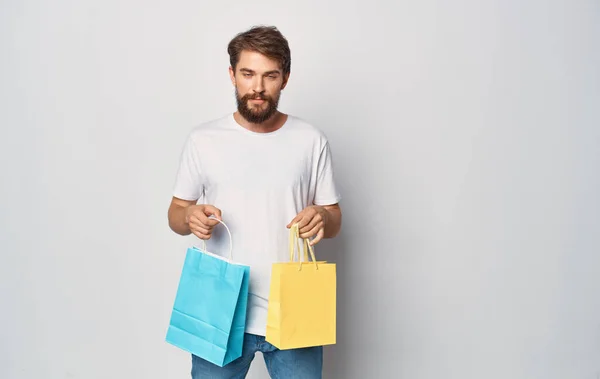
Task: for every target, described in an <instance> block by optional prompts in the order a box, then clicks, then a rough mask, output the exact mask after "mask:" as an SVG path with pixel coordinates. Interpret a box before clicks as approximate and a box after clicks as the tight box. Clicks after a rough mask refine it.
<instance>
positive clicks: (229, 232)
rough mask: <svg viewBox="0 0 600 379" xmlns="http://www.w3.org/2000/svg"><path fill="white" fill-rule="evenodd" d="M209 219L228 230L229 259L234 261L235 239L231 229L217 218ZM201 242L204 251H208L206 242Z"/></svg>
mask: <svg viewBox="0 0 600 379" xmlns="http://www.w3.org/2000/svg"><path fill="white" fill-rule="evenodd" d="M208 218H212V219H215V220H217V221H219V222H220V223H221V224H223V226H224V227H225V229H227V234H229V259H230V260H233V238H232V237H231V231H229V227H228V226H227V224H225V223H224V222H223V221H221V220H219V219H218V218H216V217H215V216H212V215H211V216H209V217H208ZM200 241H202V250H204V251H206V242H205V241H204V240H203V239H200Z"/></svg>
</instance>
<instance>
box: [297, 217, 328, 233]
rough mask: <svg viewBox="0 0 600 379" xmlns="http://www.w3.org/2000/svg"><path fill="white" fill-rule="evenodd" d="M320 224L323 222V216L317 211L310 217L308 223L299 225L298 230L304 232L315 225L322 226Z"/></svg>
mask: <svg viewBox="0 0 600 379" xmlns="http://www.w3.org/2000/svg"><path fill="white" fill-rule="evenodd" d="M322 224H323V217H322V216H321V215H320V214H319V213H317V214H316V215H315V216H314V217H313V218H312V219H311V220H310V221H309V223H308V224H307V225H305V226H303V227H301V228H300V229H299V230H300V233H306V232H308V231H309V230H312V229H314V228H315V227H316V226H318V225H321V227H322V226H323V225H322Z"/></svg>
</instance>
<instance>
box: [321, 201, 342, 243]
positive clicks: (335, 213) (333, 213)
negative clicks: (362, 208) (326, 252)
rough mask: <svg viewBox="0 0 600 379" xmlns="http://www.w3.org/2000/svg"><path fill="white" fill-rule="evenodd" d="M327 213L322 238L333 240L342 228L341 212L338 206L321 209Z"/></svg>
mask: <svg viewBox="0 0 600 379" xmlns="http://www.w3.org/2000/svg"><path fill="white" fill-rule="evenodd" d="M323 208H324V209H325V212H327V222H326V223H325V230H324V238H333V237H335V236H337V235H338V233H339V232H340V229H341V227H342V211H341V209H340V207H339V206H338V205H333V206H325V207H323Z"/></svg>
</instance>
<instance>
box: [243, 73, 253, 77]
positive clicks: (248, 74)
mask: <svg viewBox="0 0 600 379" xmlns="http://www.w3.org/2000/svg"><path fill="white" fill-rule="evenodd" d="M242 75H244V77H245V78H249V77H251V76H252V74H250V73H247V72H245V73H243V74H242Z"/></svg>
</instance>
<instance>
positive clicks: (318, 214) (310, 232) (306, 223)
mask: <svg viewBox="0 0 600 379" xmlns="http://www.w3.org/2000/svg"><path fill="white" fill-rule="evenodd" d="M328 221H329V213H328V212H327V210H326V209H325V208H324V207H322V206H319V205H311V206H308V207H306V208H304V209H303V210H302V212H300V213H298V215H297V216H296V217H294V219H293V220H292V221H291V222H290V223H289V224H288V225H287V228H288V229H289V228H291V227H292V225H293V224H296V223H297V224H298V230H299V232H300V238H311V237H314V239H312V240H311V241H310V242H309V243H310V245H311V246H314V245H316V244H317V243H319V241H321V239H323V237H324V236H325V225H327V222H328Z"/></svg>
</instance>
